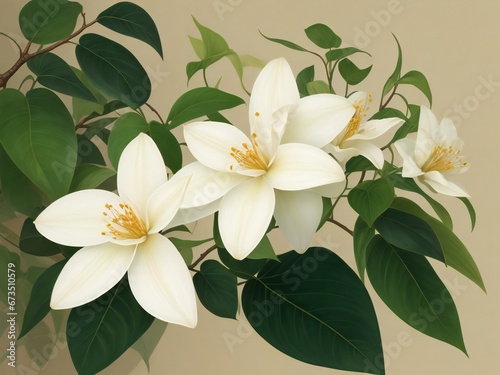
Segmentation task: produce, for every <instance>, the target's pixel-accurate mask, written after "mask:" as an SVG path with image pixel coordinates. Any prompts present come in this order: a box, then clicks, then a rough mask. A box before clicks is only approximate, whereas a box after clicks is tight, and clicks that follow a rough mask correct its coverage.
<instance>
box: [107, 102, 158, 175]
mask: <svg viewBox="0 0 500 375" xmlns="http://www.w3.org/2000/svg"><path fill="white" fill-rule="evenodd" d="M148 131H149V124H148V123H147V122H146V120H144V118H143V117H141V116H140V115H139V114H137V113H135V112H128V113H125V114H124V115H122V116H120V118H119V119H118V120H116V122H115V125H114V126H113V129H112V130H111V134H110V135H109V143H108V157H109V161H110V162H111V164H112V165H113V167H115V169H117V168H118V161H119V160H120V156H121V154H122V152H123V149H124V148H125V147H126V146H127V145H128V144H129V143H130V141H132V140H133V139H134V138H135V137H137V136H138V135H139V134H140V133H147V132H148Z"/></svg>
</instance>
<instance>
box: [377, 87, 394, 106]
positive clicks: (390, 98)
mask: <svg viewBox="0 0 500 375" xmlns="http://www.w3.org/2000/svg"><path fill="white" fill-rule="evenodd" d="M397 88H398V85H394V88H393V89H392V92H391V95H389V98H387V101H386V102H385V103H384V104H382V102H381V103H380V107H379V111H381V110H382V109H384V108H385V107H387V105H388V104H389V102H390V101H391V100H392V98H393V97H394V94H396V89H397Z"/></svg>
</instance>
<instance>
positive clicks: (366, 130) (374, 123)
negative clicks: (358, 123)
mask: <svg viewBox="0 0 500 375" xmlns="http://www.w3.org/2000/svg"><path fill="white" fill-rule="evenodd" d="M403 122H404V121H403V120H402V119H400V118H397V117H392V118H384V119H381V120H370V121H367V122H365V123H364V124H363V125H362V128H361V130H360V131H359V132H358V133H356V134H354V135H353V136H352V137H350V138H349V141H351V140H352V141H354V140H360V139H361V140H371V139H375V138H378V137H380V136H381V135H383V134H384V133H386V132H387V131H389V130H390V129H392V128H393V127H396V126H400V125H401V124H403Z"/></svg>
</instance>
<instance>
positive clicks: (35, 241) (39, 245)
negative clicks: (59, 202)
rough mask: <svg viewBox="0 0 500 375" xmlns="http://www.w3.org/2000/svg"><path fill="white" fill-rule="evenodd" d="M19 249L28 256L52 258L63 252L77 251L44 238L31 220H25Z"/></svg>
mask: <svg viewBox="0 0 500 375" xmlns="http://www.w3.org/2000/svg"><path fill="white" fill-rule="evenodd" d="M19 248H20V249H21V251H22V252H24V253H26V254H31V255H36V256H52V255H55V254H60V253H61V252H63V250H67V249H75V248H73V247H69V246H63V245H60V244H58V243H55V242H52V241H50V240H48V239H46V238H45V237H43V236H42V235H41V234H40V233H39V232H38V230H37V229H36V227H35V225H34V224H33V219H31V218H27V219H26V220H24V224H23V228H22V229H21V238H20V241H19Z"/></svg>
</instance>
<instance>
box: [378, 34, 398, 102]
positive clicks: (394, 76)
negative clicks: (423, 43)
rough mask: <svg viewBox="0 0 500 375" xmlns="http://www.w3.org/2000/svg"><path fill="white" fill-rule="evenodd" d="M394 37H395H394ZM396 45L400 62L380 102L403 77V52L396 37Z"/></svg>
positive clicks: (386, 84)
mask: <svg viewBox="0 0 500 375" xmlns="http://www.w3.org/2000/svg"><path fill="white" fill-rule="evenodd" d="M393 36H394V35H393ZM394 39H395V40H396V43H397V45H398V60H397V62H396V67H395V68H394V72H392V74H391V75H390V76H389V78H388V79H387V81H386V83H385V85H384V88H383V90H382V95H381V96H380V100H383V98H384V96H386V95H387V94H388V93H389V91H391V90H392V89H393V88H394V86H395V85H396V83H397V81H398V80H399V78H400V77H401V66H402V64H403V53H402V52H401V46H400V44H399V41H398V38H396V37H395V36H394Z"/></svg>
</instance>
